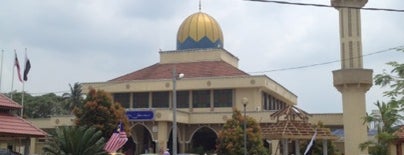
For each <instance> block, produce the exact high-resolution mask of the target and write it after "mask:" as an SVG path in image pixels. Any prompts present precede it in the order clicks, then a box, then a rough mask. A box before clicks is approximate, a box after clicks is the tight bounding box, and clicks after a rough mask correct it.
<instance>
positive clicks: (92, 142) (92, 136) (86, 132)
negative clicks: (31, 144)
mask: <svg viewBox="0 0 404 155" xmlns="http://www.w3.org/2000/svg"><path fill="white" fill-rule="evenodd" d="M104 145H105V139H104V138H103V137H102V132H101V131H100V130H97V129H96V128H93V127H87V126H60V127H58V128H57V129H56V132H55V133H54V134H52V137H51V138H50V139H49V141H47V143H46V145H45V146H44V148H43V150H44V151H45V153H46V154H47V155H89V154H92V155H106V154H107V152H105V151H104Z"/></svg>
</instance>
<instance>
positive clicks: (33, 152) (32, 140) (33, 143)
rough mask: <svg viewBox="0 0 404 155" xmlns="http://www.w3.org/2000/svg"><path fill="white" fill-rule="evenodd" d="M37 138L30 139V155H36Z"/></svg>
mask: <svg viewBox="0 0 404 155" xmlns="http://www.w3.org/2000/svg"><path fill="white" fill-rule="evenodd" d="M35 144H36V138H30V147H29V154H36V152H35V149H36V145H35Z"/></svg>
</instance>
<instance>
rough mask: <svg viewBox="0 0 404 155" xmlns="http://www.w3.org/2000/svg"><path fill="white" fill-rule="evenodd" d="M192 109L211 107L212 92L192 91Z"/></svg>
mask: <svg viewBox="0 0 404 155" xmlns="http://www.w3.org/2000/svg"><path fill="white" fill-rule="evenodd" d="M192 107H194V108H208V107H210V90H197V91H192Z"/></svg>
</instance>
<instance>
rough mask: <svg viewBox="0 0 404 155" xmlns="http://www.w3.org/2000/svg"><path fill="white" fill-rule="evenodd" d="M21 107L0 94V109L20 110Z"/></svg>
mask: <svg viewBox="0 0 404 155" xmlns="http://www.w3.org/2000/svg"><path fill="white" fill-rule="evenodd" d="M21 108H22V106H21V105H20V104H18V103H17V102H14V101H13V100H11V99H9V98H8V97H6V96H4V95H3V94H0V109H21Z"/></svg>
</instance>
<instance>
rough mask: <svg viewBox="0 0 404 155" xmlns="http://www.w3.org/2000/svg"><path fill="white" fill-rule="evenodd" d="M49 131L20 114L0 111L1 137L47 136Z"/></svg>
mask: <svg viewBox="0 0 404 155" xmlns="http://www.w3.org/2000/svg"><path fill="white" fill-rule="evenodd" d="M45 136H47V133H46V132H44V131H43V130H41V129H39V128H37V127H35V126H34V125H33V124H31V123H30V122H28V121H26V120H24V119H23V118H21V117H19V116H14V115H11V114H7V113H0V137H45Z"/></svg>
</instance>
